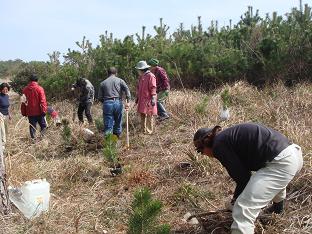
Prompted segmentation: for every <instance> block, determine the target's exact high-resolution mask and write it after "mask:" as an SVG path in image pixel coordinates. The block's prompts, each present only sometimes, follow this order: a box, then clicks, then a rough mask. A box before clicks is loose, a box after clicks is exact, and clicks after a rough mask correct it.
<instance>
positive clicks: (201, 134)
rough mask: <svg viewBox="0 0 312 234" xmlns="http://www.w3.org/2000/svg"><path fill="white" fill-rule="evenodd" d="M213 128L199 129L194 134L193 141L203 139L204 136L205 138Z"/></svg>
mask: <svg viewBox="0 0 312 234" xmlns="http://www.w3.org/2000/svg"><path fill="white" fill-rule="evenodd" d="M212 130H213V128H200V129H198V130H197V132H195V134H194V138H193V141H198V140H201V139H203V138H204V137H205V136H207V135H208V134H209V133H211V132H212Z"/></svg>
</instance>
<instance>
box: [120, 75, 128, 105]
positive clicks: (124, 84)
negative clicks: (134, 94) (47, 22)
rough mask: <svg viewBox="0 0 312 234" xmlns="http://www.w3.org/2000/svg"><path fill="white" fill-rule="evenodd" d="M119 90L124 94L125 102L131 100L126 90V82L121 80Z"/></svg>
mask: <svg viewBox="0 0 312 234" xmlns="http://www.w3.org/2000/svg"><path fill="white" fill-rule="evenodd" d="M120 88H121V90H122V91H123V92H124V93H125V94H126V100H127V102H129V101H130V99H131V93H130V90H129V88H128V85H127V84H126V82H125V81H124V80H121V82H120Z"/></svg>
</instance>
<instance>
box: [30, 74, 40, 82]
mask: <svg viewBox="0 0 312 234" xmlns="http://www.w3.org/2000/svg"><path fill="white" fill-rule="evenodd" d="M29 80H30V81H35V82H37V81H38V76H37V74H34V73H33V74H31V75H30V77H29Z"/></svg>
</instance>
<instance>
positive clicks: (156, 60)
mask: <svg viewBox="0 0 312 234" xmlns="http://www.w3.org/2000/svg"><path fill="white" fill-rule="evenodd" d="M148 64H149V65H151V66H152V67H156V66H158V64H159V60H158V59H155V58H152V59H150V60H148Z"/></svg>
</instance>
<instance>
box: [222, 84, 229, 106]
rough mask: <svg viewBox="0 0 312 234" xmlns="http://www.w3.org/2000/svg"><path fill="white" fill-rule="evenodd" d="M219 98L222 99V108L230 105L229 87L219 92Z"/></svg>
mask: <svg viewBox="0 0 312 234" xmlns="http://www.w3.org/2000/svg"><path fill="white" fill-rule="evenodd" d="M221 99H222V106H223V109H227V108H228V107H229V106H230V102H231V96H230V92H229V89H227V88H226V89H225V90H223V92H222V93H221Z"/></svg>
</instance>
